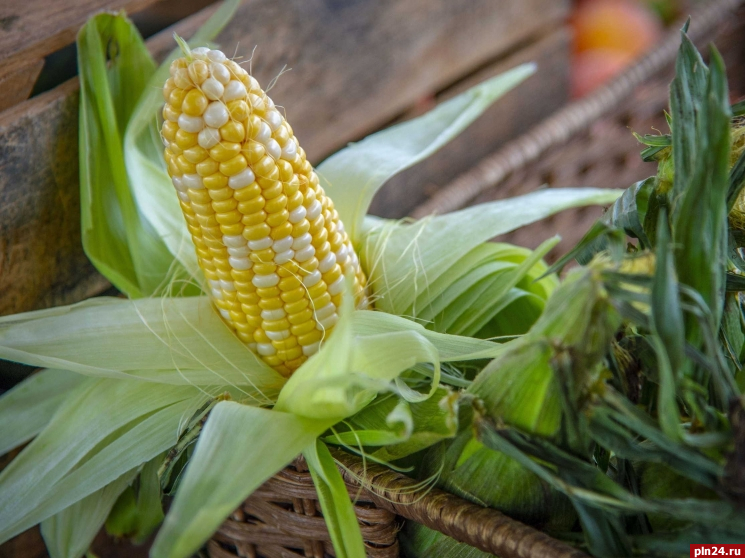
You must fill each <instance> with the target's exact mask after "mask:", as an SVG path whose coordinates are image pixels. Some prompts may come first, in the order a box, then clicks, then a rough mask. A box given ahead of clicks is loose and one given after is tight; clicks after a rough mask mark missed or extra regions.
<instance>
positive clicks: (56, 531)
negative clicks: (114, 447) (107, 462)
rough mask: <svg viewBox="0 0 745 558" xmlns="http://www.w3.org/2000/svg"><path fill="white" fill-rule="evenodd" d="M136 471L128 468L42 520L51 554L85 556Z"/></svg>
mask: <svg viewBox="0 0 745 558" xmlns="http://www.w3.org/2000/svg"><path fill="white" fill-rule="evenodd" d="M135 475H136V471H135V470H133V471H127V472H126V473H124V474H123V475H122V476H121V477H119V478H118V479H116V480H115V481H114V482H112V483H110V484H108V485H106V486H105V487H103V488H101V489H100V490H96V491H95V492H94V493H92V494H90V495H89V496H86V497H85V498H83V499H82V500H80V501H79V502H76V503H75V504H73V505H72V506H70V507H68V508H65V509H64V510H62V511H61V512H59V513H57V514H55V515H53V516H52V517H50V518H49V519H45V520H44V521H42V522H41V535H42V536H43V537H44V543H45V544H46V547H47V551H48V552H49V556H50V557H51V558H81V557H82V556H83V555H84V554H85V553H86V551H87V550H88V547H90V545H91V543H92V542H93V539H94V538H95V537H96V535H97V534H98V531H100V530H101V526H102V525H103V524H104V521H105V520H106V516H107V515H108V514H109V511H110V510H111V508H112V506H113V505H114V502H115V501H116V499H117V498H118V497H119V494H121V492H122V491H123V490H124V489H125V488H126V487H127V486H128V485H129V483H130V482H132V480H133V479H134V477H135Z"/></svg>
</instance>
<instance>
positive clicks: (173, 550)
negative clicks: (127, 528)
mask: <svg viewBox="0 0 745 558" xmlns="http://www.w3.org/2000/svg"><path fill="white" fill-rule="evenodd" d="M332 424H333V422H331V421H315V420H311V419H307V418H303V417H298V416H296V415H292V414H289V413H283V412H279V411H270V410H267V409H261V408H257V407H249V406H246V405H241V404H238V403H234V402H231V401H222V402H220V403H218V404H217V405H215V407H214V409H213V410H212V412H211V413H210V416H209V418H208V419H207V423H206V424H205V426H204V429H203V430H202V433H201V435H200V437H199V441H198V442H197V445H196V447H195V450H194V454H193V456H192V457H191V460H190V462H189V464H188V465H187V467H186V471H185V473H184V475H183V478H182V480H181V484H180V486H179V490H178V493H177V494H176V498H175V499H174V501H173V505H172V506H171V509H170V511H169V512H168V514H167V515H166V519H165V522H164V523H163V527H162V528H161V530H160V532H159V533H158V537H157V538H156V540H155V543H154V545H153V548H152V550H151V554H150V555H151V556H152V558H166V557H167V558H187V557H188V556H191V555H192V554H193V553H194V552H195V551H197V550H198V549H199V547H200V546H201V545H202V544H203V543H204V542H205V541H206V540H207V539H208V538H209V537H210V535H211V534H212V533H213V532H214V531H215V530H216V529H217V528H218V527H219V526H220V524H221V523H222V522H223V520H224V519H225V518H226V517H227V516H228V515H229V514H230V513H231V512H232V511H233V510H234V509H236V508H237V507H238V505H239V504H240V503H241V502H242V501H243V500H244V499H245V498H246V497H248V495H249V494H251V493H252V492H253V491H254V490H255V489H256V488H258V487H259V486H260V485H261V484H262V483H263V482H264V481H265V480H267V479H268V478H269V477H271V476H272V475H273V474H274V473H276V472H277V471H279V470H280V469H281V468H282V467H284V466H285V465H287V464H288V463H289V462H290V461H291V460H292V459H293V458H294V457H295V456H297V455H298V454H299V453H300V452H301V451H302V450H303V448H307V447H309V446H310V445H311V444H313V443H314V441H315V439H316V438H317V437H318V436H319V435H320V434H321V433H322V432H323V431H325V430H326V429H327V428H329V427H330V426H331V425H332ZM226 471H230V474H225V473H226Z"/></svg>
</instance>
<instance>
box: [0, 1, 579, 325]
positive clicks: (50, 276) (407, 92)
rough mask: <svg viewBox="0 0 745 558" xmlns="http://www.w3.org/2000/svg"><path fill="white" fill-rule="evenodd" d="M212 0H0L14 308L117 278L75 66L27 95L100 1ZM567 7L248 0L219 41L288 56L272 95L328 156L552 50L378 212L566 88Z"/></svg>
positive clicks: (0, 269) (314, 156)
mask: <svg viewBox="0 0 745 558" xmlns="http://www.w3.org/2000/svg"><path fill="white" fill-rule="evenodd" d="M200 1H201V2H202V4H204V3H205V2H208V1H210V0H188V1H183V0H166V1H164V2H159V3H156V2H155V1H154V0H60V1H58V2H56V3H48V2H46V0H5V1H4V2H3V3H2V6H0V53H2V55H0V56H2V58H0V83H2V84H3V91H4V95H3V97H2V99H0V110H2V112H0V315H4V314H11V313H15V312H21V311H27V310H32V309H37V308H44V307H49V306H54V305H60V304H67V303H71V302H74V301H77V300H81V299H83V298H85V297H87V296H90V295H93V294H96V293H99V292H101V291H102V290H103V289H105V288H106V287H107V283H106V281H105V280H104V279H103V278H102V277H101V276H100V275H98V274H97V273H96V272H95V270H94V269H93V267H92V265H91V264H90V263H89V262H88V260H87V258H86V257H85V254H84V253H83V251H82V248H81V242H80V225H79V221H80V217H79V212H80V208H79V196H78V153H77V106H78V83H77V79H76V78H73V79H70V80H68V81H66V82H64V83H62V84H60V85H58V86H57V87H54V88H52V89H51V90H49V91H46V92H44V93H42V94H40V95H37V96H34V97H32V98H29V99H26V97H27V96H28V95H29V92H30V91H31V90H32V88H33V84H34V82H35V81H36V80H37V77H38V75H39V73H40V72H41V69H42V66H43V64H44V62H43V61H44V59H45V57H49V56H50V55H52V56H51V57H50V58H49V60H51V59H52V58H53V56H54V53H55V52H57V51H59V50H60V49H64V48H66V46H67V45H69V44H71V43H72V42H73V41H74V38H75V34H76V32H77V30H78V29H79V28H80V26H81V25H82V23H83V22H84V21H85V20H86V18H87V17H88V16H89V15H91V14H92V13H95V12H96V11H99V10H102V9H110V10H113V9H125V10H127V11H128V12H129V13H135V14H136V16H137V21H138V22H139V23H141V24H142V25H143V26H144V27H146V26H147V25H148V24H152V21H151V19H152V17H154V15H153V14H156V10H157V14H160V15H162V14H163V13H169V10H170V11H173V10H175V12H173V13H183V11H184V9H185V6H187V7H188V6H200V5H202V4H200ZM568 7H569V0H500V2H494V1H493V0H465V1H460V2H453V1H452V0H247V1H245V2H244V3H243V5H242V6H241V7H240V8H239V11H238V13H237V15H236V16H235V18H234V19H233V21H232V22H231V23H230V24H229V25H228V26H227V27H226V28H225V30H224V31H223V32H222V33H221V35H220V36H219V37H218V39H217V42H218V43H219V44H220V45H221V46H222V47H223V48H224V49H225V50H226V51H228V52H231V53H232V52H233V51H234V50H236V49H237V52H238V53H239V54H241V55H243V56H248V55H250V53H251V51H252V50H253V47H254V46H256V47H257V49H256V53H255V57H254V59H253V64H252V67H253V73H254V75H255V76H256V77H257V79H259V81H260V82H261V83H264V84H266V83H268V82H269V81H270V80H271V79H272V78H273V77H274V76H276V75H277V74H278V73H279V71H280V70H281V69H282V67H283V66H284V65H285V64H286V65H288V66H289V67H291V68H292V71H291V72H290V73H289V74H287V75H285V76H283V77H282V78H281V79H280V80H279V81H278V83H277V85H276V87H275V88H274V89H272V97H273V98H274V100H275V101H276V102H277V103H278V104H280V105H283V106H286V107H287V108H288V113H289V118H290V119H291V122H292V125H293V128H294V130H295V133H296V134H297V136H298V137H299V138H300V140H301V141H302V144H303V146H304V148H305V150H306V151H307V153H308V154H309V157H310V159H311V161H312V162H316V163H317V162H319V161H320V160H322V159H323V158H324V157H325V156H327V155H329V154H331V153H333V152H334V151H336V150H337V149H339V148H340V147H343V146H344V145H345V144H346V143H348V142H349V141H354V140H357V139H360V138H361V137H363V136H364V135H366V134H368V133H370V132H373V131H375V130H376V129H379V128H381V127H384V126H385V125H387V124H388V123H390V122H392V121H395V120H397V119H400V118H401V117H402V116H405V115H410V114H412V110H413V108H414V107H417V106H419V107H421V106H422V105H423V104H432V103H433V102H436V101H437V100H440V99H442V98H445V97H447V96H448V95H450V94H452V93H453V92H455V91H457V90H458V89H459V88H463V87H465V85H466V84H468V83H472V82H475V81H476V80H477V79H480V78H484V77H487V76H489V75H491V74H493V73H495V72H496V71H498V70H500V69H503V68H504V67H505V66H507V65H509V64H512V63H515V62H517V61H522V60H524V59H527V58H530V59H537V60H539V62H542V67H544V69H545V70H546V71H544V72H541V73H539V74H538V75H537V76H534V77H533V78H531V81H530V82H529V83H527V84H525V85H524V86H522V87H521V88H520V90H519V91H518V92H517V93H515V94H512V95H511V96H510V97H509V98H508V99H507V100H505V102H504V103H500V104H499V105H498V106H497V107H495V108H494V109H492V110H491V111H490V112H489V114H488V117H487V118H485V119H484V122H483V123H480V124H479V125H478V126H474V127H473V129H472V130H469V132H468V135H467V136H466V138H464V139H463V140H460V142H459V143H457V144H455V145H454V146H451V148H448V150H447V151H444V152H443V154H442V155H438V156H437V158H436V159H435V160H433V161H432V162H431V163H428V164H426V165H424V166H422V167H420V168H418V169H415V170H412V171H410V172H408V173H406V174H405V175H404V176H402V177H401V178H399V179H397V180H396V182H395V185H393V184H392V185H391V187H389V188H387V189H386V191H385V192H383V194H382V196H381V199H380V200H379V201H377V202H376V206H375V207H376V211H377V212H378V213H379V214H385V215H398V214H400V212H401V211H400V208H411V207H414V206H415V205H416V204H417V202H418V201H419V200H420V199H421V198H422V197H423V196H424V195H425V194H426V193H428V192H429V191H430V189H431V188H432V186H433V185H437V184H439V183H441V182H445V181H447V180H449V179H450V178H452V176H455V175H457V174H458V173H460V172H462V171H463V170H465V169H466V168H468V167H469V166H471V165H472V164H473V163H474V162H475V161H476V160H477V159H478V158H479V157H480V156H481V155H483V154H484V153H486V152H489V151H491V150H493V149H494V147H496V146H497V145H499V144H500V143H501V142H504V141H506V140H507V139H509V138H510V137H513V136H515V135H517V134H518V133H519V132H522V131H524V130H525V129H526V128H527V127H528V126H530V125H531V124H533V123H535V122H537V121H538V120H539V119H540V118H542V117H543V116H545V115H546V113H548V112H551V111H553V110H554V109H556V108H557V107H559V106H560V105H562V104H563V103H564V102H565V101H566V98H567V90H568V87H567V83H566V71H565V70H566V67H567V61H568V52H569V50H568V38H567V35H566V32H564V31H561V30H560V31H558V32H557V31H555V30H556V29H557V28H561V26H562V22H563V20H564V18H565V16H566V14H567V11H568ZM214 9H215V6H209V7H207V8H205V9H202V10H200V11H199V12H197V13H194V14H192V15H190V16H188V17H186V18H184V19H183V20H181V21H179V22H178V23H177V24H176V25H175V26H174V28H175V30H178V31H179V32H180V33H181V34H183V35H185V36H187V37H188V36H189V35H190V34H191V33H192V32H193V30H194V29H196V28H197V27H198V25H199V24H200V23H201V22H203V21H204V20H205V19H206V18H207V17H208V16H209V14H210V13H212V11H213V10H214ZM142 10H146V11H142ZM40 14H43V15H40ZM174 28H169V29H167V30H164V31H163V32H161V33H159V34H157V35H155V36H153V37H152V38H150V39H149V40H148V45H149V47H150V49H151V51H152V52H153V53H154V55H155V56H156V57H157V58H162V57H163V56H165V54H166V53H167V52H168V51H169V50H170V49H171V48H172V47H173V40H172V38H171V34H172V31H173V30H174ZM551 30H553V31H551ZM3 109H4V110H3ZM475 146H478V147H475ZM394 186H395V188H394ZM402 200H403V201H402ZM404 212H405V211H404Z"/></svg>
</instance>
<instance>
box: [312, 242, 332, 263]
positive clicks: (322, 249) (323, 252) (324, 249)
mask: <svg viewBox="0 0 745 558" xmlns="http://www.w3.org/2000/svg"><path fill="white" fill-rule="evenodd" d="M330 251H331V246H330V245H329V244H328V243H326V244H324V245H323V246H319V247H318V248H316V256H315V257H316V258H317V259H318V261H321V260H322V259H323V258H325V257H326V256H328V255H329V252H330Z"/></svg>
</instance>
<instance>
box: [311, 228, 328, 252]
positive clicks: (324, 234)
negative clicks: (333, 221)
mask: <svg viewBox="0 0 745 558" xmlns="http://www.w3.org/2000/svg"><path fill="white" fill-rule="evenodd" d="M328 237H329V232H328V231H327V230H326V229H325V228H324V229H321V230H320V231H318V232H317V233H316V234H314V235H313V240H311V244H313V247H314V248H318V247H319V246H323V245H324V244H325V243H326V240H327V239H328Z"/></svg>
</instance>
